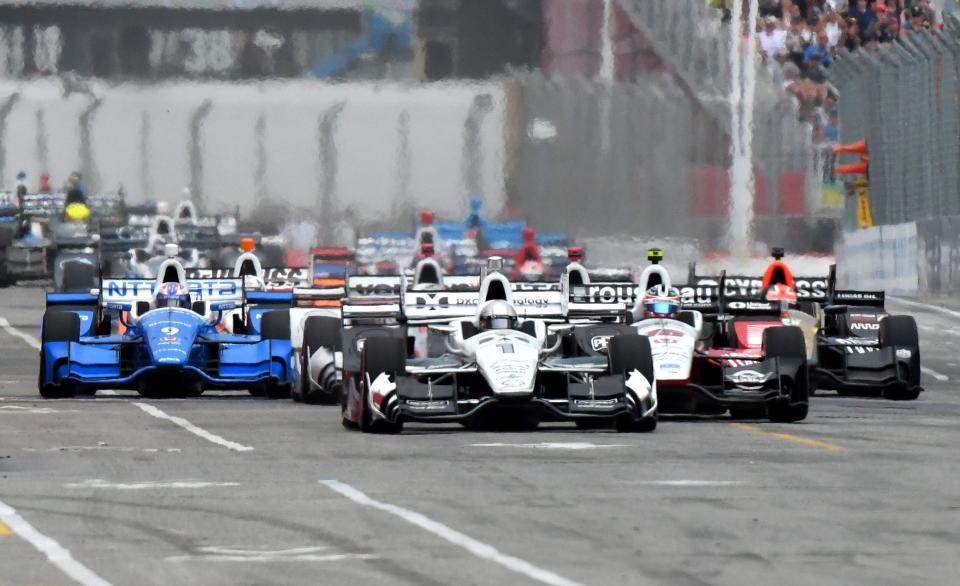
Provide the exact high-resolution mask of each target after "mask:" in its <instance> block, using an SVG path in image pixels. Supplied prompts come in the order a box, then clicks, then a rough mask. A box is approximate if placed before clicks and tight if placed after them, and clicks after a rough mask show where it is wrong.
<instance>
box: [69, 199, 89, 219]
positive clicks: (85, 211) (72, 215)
mask: <svg viewBox="0 0 960 586" xmlns="http://www.w3.org/2000/svg"><path fill="white" fill-rule="evenodd" d="M65 215H66V217H67V219H68V220H70V221H74V222H78V221H81V220H86V219H87V218H89V217H90V208H88V207H87V206H86V205H85V204H82V203H72V204H70V205H68V206H67V210H66V213H65Z"/></svg>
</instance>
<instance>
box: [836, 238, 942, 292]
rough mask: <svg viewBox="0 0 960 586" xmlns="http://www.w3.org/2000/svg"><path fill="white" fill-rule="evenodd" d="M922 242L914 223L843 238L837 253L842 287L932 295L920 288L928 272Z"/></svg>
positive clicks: (839, 279)
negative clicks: (922, 277) (921, 277)
mask: <svg viewBox="0 0 960 586" xmlns="http://www.w3.org/2000/svg"><path fill="white" fill-rule="evenodd" d="M921 240H922V239H921V238H918V234H917V224H916V223H915V222H907V223H905V224H894V225H890V226H876V227H874V228H868V229H866V230H858V231H856V232H848V233H846V234H844V235H843V238H842V239H841V241H840V243H839V245H838V246H837V250H836V259H837V280H838V282H839V285H840V286H841V287H845V288H851V289H865V290H874V289H880V290H885V291H887V292H889V293H894V294H899V295H918V294H929V293H931V292H930V291H929V290H928V288H927V287H926V285H924V286H921V279H920V275H921V273H923V272H924V271H925V270H926V269H925V260H924V255H923V246H922V245H921Z"/></svg>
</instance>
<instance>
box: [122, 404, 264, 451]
mask: <svg viewBox="0 0 960 586" xmlns="http://www.w3.org/2000/svg"><path fill="white" fill-rule="evenodd" d="M134 405H136V406H137V407H139V408H140V409H142V410H143V411H144V412H145V413H146V414H148V415H152V416H153V417H156V418H157V419H166V420H167V421H170V422H172V423H175V424H176V425H179V426H180V427H182V428H184V429H185V430H187V431H189V432H190V433H192V434H193V435H195V436H197V437H201V438H203V439H205V440H207V441H208V442H212V443H215V444H217V445H218V446H223V447H225V448H227V449H228V450H233V451H235V452H250V451H253V446H245V445H243V444H238V443H237V442H232V441H230V440H228V439H223V438H222V437H220V436H219V435H216V434H213V433H210V432H209V431H207V430H205V429H203V428H202V427H198V426H196V425H194V424H192V423H190V422H189V421H187V420H186V419H184V418H183V417H177V416H175V415H168V414H166V413H164V412H163V411H162V410H160V409H158V408H156V407H154V406H153V405H150V404H148V403H134Z"/></svg>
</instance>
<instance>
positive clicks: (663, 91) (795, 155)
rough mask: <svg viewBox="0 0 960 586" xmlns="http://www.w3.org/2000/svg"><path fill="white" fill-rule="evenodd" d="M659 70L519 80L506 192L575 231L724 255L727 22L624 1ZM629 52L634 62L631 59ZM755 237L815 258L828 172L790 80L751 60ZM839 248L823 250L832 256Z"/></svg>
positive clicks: (628, 46) (540, 218)
mask: <svg viewBox="0 0 960 586" xmlns="http://www.w3.org/2000/svg"><path fill="white" fill-rule="evenodd" d="M614 6H615V7H617V8H618V9H620V10H622V11H623V13H624V14H625V15H626V16H627V17H628V18H629V19H630V21H631V22H632V23H633V25H634V26H635V28H636V30H637V33H638V34H639V35H640V36H641V38H642V42H641V43H639V45H641V47H640V48H639V49H638V48H637V45H638V43H636V42H631V43H627V42H623V43H619V44H618V43H617V40H616V39H614V41H613V44H614V46H613V49H612V51H613V53H614V58H615V59H616V62H617V63H623V62H632V61H635V59H634V58H633V57H634V56H633V55H631V54H629V52H630V51H634V52H639V51H641V50H642V51H649V50H650V49H651V48H652V49H653V51H654V52H655V54H656V55H657V56H658V58H659V60H660V63H659V64H658V65H657V66H655V67H652V68H647V71H631V74H632V76H633V77H631V78H630V79H629V80H627V79H624V78H623V76H619V77H618V79H617V80H616V81H611V82H605V81H601V80H586V79H582V78H579V79H562V78H557V77H553V78H549V79H548V78H545V77H544V76H543V75H542V74H539V73H537V74H529V75H521V76H518V77H517V82H518V84H519V91H520V93H521V95H522V99H521V101H522V113H523V116H524V119H523V121H522V122H523V123H522V124H521V125H520V129H521V130H522V134H521V136H520V146H519V148H518V149H517V151H516V156H517V163H516V173H515V174H514V175H512V177H513V179H514V181H513V184H511V185H509V186H508V192H509V193H510V194H511V196H512V198H513V201H514V202H515V203H516V204H517V205H518V207H519V208H520V210H521V212H522V214H523V215H524V217H527V218H529V219H532V220H535V221H536V222H538V223H544V224H546V225H548V226H550V227H551V228H555V229H564V230H568V231H570V232H573V233H575V234H576V233H579V234H596V233H605V234H609V233H618V232H619V233H632V234H637V233H642V234H645V235H661V236H662V235H670V236H679V237H693V238H697V239H700V240H701V241H703V242H704V244H705V246H706V247H708V248H714V247H718V246H722V245H723V243H722V241H721V239H722V237H723V234H724V233H725V229H726V222H727V221H728V213H729V212H728V210H729V203H728V202H729V190H730V187H729V181H728V178H727V170H728V169H729V166H730V155H729V151H730V148H729V144H730V125H731V115H730V93H731V75H732V73H731V66H730V55H729V44H730V29H729V27H730V26H732V25H730V24H729V23H728V24H724V23H722V22H721V20H722V19H721V17H720V14H719V12H718V11H716V10H711V9H709V8H707V6H706V3H705V2H703V1H697V0H642V1H641V0H619V1H618V2H615V3H614ZM625 52H626V53H625ZM754 65H755V66H756V79H757V83H756V99H755V103H754V110H753V121H754V124H753V127H752V132H753V168H754V174H755V179H756V191H757V195H756V203H755V206H754V209H755V211H756V213H757V219H756V221H755V224H754V231H755V234H756V237H757V239H758V240H760V241H763V242H766V243H781V244H785V245H787V246H791V247H792V248H794V249H798V248H799V249H809V248H810V247H811V246H812V245H815V243H816V242H820V243H824V239H823V238H822V237H821V236H820V235H818V234H815V230H811V227H812V226H811V222H810V221H809V214H810V213H811V210H812V209H813V208H815V207H816V206H815V205H810V204H809V203H808V202H810V201H816V200H818V198H819V192H820V187H821V179H820V175H822V173H823V169H822V167H818V166H817V165H816V164H815V163H816V159H815V150H814V148H813V146H812V144H811V127H810V125H808V124H806V123H803V122H801V121H800V120H799V118H798V111H797V107H796V105H795V102H794V100H793V98H791V97H790V96H789V95H788V94H787V93H786V92H785V91H784V89H783V84H782V80H780V79H778V78H777V77H776V76H775V75H773V74H772V73H771V71H770V70H769V69H768V68H767V67H765V66H764V65H763V64H761V63H760V61H759V59H757V60H755V62H754ZM831 243H832V237H828V238H826V242H825V243H824V244H825V245H826V246H829V245H830V244H831Z"/></svg>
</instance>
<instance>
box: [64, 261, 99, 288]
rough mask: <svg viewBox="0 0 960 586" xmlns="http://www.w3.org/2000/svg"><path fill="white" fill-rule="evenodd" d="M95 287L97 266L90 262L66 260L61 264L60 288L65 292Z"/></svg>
mask: <svg viewBox="0 0 960 586" xmlns="http://www.w3.org/2000/svg"><path fill="white" fill-rule="evenodd" d="M96 287H97V268H96V267H95V266H93V265H92V264H90V263H86V262H79V261H67V262H65V263H64V264H63V277H62V283H61V289H62V290H63V291H64V292H67V293H77V292H82V291H86V292H89V291H90V290H91V289H95V288H96Z"/></svg>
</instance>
